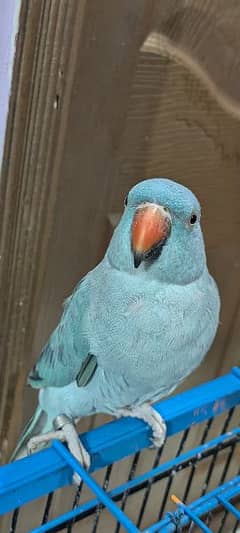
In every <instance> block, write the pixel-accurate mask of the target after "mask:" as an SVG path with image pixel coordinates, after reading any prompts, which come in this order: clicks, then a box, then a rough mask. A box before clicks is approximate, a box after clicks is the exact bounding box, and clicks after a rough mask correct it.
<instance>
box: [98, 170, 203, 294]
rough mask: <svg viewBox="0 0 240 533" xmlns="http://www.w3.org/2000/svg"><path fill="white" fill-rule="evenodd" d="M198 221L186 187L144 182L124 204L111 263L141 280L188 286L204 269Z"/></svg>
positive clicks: (158, 180)
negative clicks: (150, 278)
mask: <svg viewBox="0 0 240 533" xmlns="http://www.w3.org/2000/svg"><path fill="white" fill-rule="evenodd" d="M200 216H201V210H200V205H199V202H198V200H197V198H196V197H195V196H194V194H193V193H192V192H191V191H190V190H189V189H187V188H186V187H184V186H183V185H180V184H179V183H176V182H174V181H171V180H169V179H165V178H153V179H148V180H145V181H142V182H140V183H138V184H137V185H135V186H134V187H133V188H132V189H131V190H130V192H129V194H128V196H127V198H126V199H125V210H124V213H123V215H122V218H121V220H120V222H119V225H118V227H117V228H116V230H115V232H114V234H113V237H112V240H111V242H110V245H109V248H108V250H107V257H108V259H109V261H110V263H111V264H112V266H114V267H115V268H117V269H119V270H125V271H128V272H131V273H133V274H135V275H138V276H139V275H140V276H148V277H153V278H158V279H160V280H161V281H164V282H173V283H179V284H185V283H190V282H191V281H193V280H194V279H197V278H198V277H200V276H201V274H202V272H203V270H204V269H205V266H206V256H205V248H204V242H203V237H202V231H201V226H200Z"/></svg>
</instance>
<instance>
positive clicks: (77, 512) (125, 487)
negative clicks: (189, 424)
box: [34, 428, 240, 533]
mask: <svg viewBox="0 0 240 533" xmlns="http://www.w3.org/2000/svg"><path fill="white" fill-rule="evenodd" d="M234 435H239V436H240V428H239V429H235V430H233V431H232V432H231V433H230V432H229V433H227V434H225V435H220V436H219V437H216V438H215V439H213V440H211V441H209V442H208V443H207V444H202V445H200V446H198V447H197V448H194V449H192V450H189V451H187V452H186V453H184V454H182V455H180V456H178V457H174V459H172V460H171V461H168V462H167V463H164V464H162V465H160V466H158V467H156V468H154V469H152V470H149V471H148V472H146V473H145V474H142V475H140V476H137V477H136V478H134V479H133V480H131V481H127V482H126V483H123V484H122V485H119V486H118V487H116V488H115V489H113V490H111V491H110V492H108V496H109V498H116V497H117V496H120V495H121V494H124V492H125V491H129V490H131V489H134V488H137V487H138V486H140V485H141V484H142V483H144V482H145V481H147V480H148V479H151V478H153V477H155V476H156V475H159V474H164V473H165V472H167V471H168V470H174V469H176V468H177V466H178V465H180V464H182V463H183V462H184V461H186V460H189V461H190V460H191V459H193V458H194V457H196V456H197V455H198V456H199V455H201V453H204V452H205V453H206V452H207V451H208V450H210V449H211V448H214V447H216V446H217V445H218V444H220V443H223V442H225V441H226V439H229V438H230V437H231V436H234ZM239 481H240V478H239ZM228 486H229V484H227V487H228ZM223 488H226V487H225V485H224V486H223ZM221 490H223V489H221ZM238 490H239V492H240V488H239V485H238ZM205 498H206V497H205ZM98 503H99V502H98V500H97V499H95V498H94V499H92V500H90V501H88V502H86V503H84V504H82V505H80V506H78V507H77V508H76V509H72V510H71V511H68V512H67V513H64V514H62V515H60V516H59V517H58V519H57V520H58V523H59V524H63V523H64V522H67V521H68V520H71V519H73V518H76V517H80V516H81V515H84V514H85V513H87V512H89V511H91V510H92V509H94V507H96V506H97V505H98ZM215 506H216V501H215ZM47 526H48V529H39V530H36V531H35V530H34V533H37V532H38V533H40V532H43V531H44V532H45V531H48V530H51V527H53V526H55V521H51V522H49V523H48V524H47ZM45 527H46V526H45ZM149 531H158V530H157V529H154V526H153V530H152V529H151V528H150V529H149Z"/></svg>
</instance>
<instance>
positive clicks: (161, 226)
mask: <svg viewBox="0 0 240 533" xmlns="http://www.w3.org/2000/svg"><path fill="white" fill-rule="evenodd" d="M200 216H201V212H200V205H199V202H198V200H197V199H196V197H195V196H194V194H193V193H192V192H191V191H190V190H189V189H187V188H186V187H184V186H183V185H180V184H178V183H176V182H174V181H171V180H169V179H165V178H153V179H148V180H145V181H142V182H140V183H138V184H137V185H135V186H134V187H133V188H132V189H131V190H130V192H129V194H128V196H127V198H126V200H125V208H124V212H123V215H122V218H121V220H120V223H119V225H118V227H117V228H116V230H115V231H114V234H113V236H112V239H111V241H110V244H109V246H108V249H107V251H106V254H105V256H104V258H103V260H102V261H101V262H100V263H99V264H98V265H97V266H96V268H94V269H93V270H92V271H91V272H89V273H88V274H87V275H86V276H85V277H84V278H83V279H82V280H81V281H80V282H79V283H78V285H77V286H76V288H75V290H74V291H73V293H72V295H71V296H70V297H69V298H68V299H67V300H66V302H65V304H64V310H63V314H62V317H61V320H60V322H59V324H58V326H57V327H56V329H55V331H54V332H53V333H52V335H51V336H50V339H49V341H48V343H47V344H46V346H45V347H44V348H43V350H42V353H41V354H40V358H39V359H38V361H37V363H36V364H35V366H34V368H33V369H32V371H31V372H30V374H29V378H28V383H30V385H31V386H32V387H34V388H37V389H39V404H38V407H37V410H36V412H35V414H34V416H33V417H32V419H31V420H30V422H29V423H28V424H27V426H26V428H25V430H24V431H23V434H22V436H21V437H20V440H19V444H18V445H17V448H16V451H15V453H14V455H13V459H16V458H20V457H23V456H24V455H26V454H27V453H30V452H32V451H34V450H36V449H39V448H41V446H43V445H46V444H47V443H48V442H49V441H50V440H51V439H52V438H57V439H60V440H62V441H66V442H67V444H68V446H69V449H70V450H71V452H72V453H73V454H74V455H75V456H76V458H77V459H78V460H79V461H81V462H82V463H83V464H84V465H85V466H86V467H88V466H89V461H90V459H89V456H88V453H87V451H86V450H85V449H84V448H83V446H82V444H81V442H80V440H79V439H78V435H77V431H76V428H75V423H76V421H77V420H79V418H81V417H83V416H86V415H91V414H93V413H110V414H111V415H113V416H116V417H119V416H132V417H138V418H141V419H143V420H144V421H145V422H147V423H148V424H149V425H150V427H151V428H152V440H153V444H154V445H155V446H158V447H159V446H161V445H162V444H163V441H164V439H165V435H166V426H165V422H164V420H163V419H162V417H161V416H160V415H159V414H158V413H157V412H156V410H154V408H153V407H152V405H151V404H152V403H153V402H155V401H157V400H159V399H160V398H162V397H164V396H167V395H168V394H170V393H171V392H172V391H173V390H174V389H175V387H177V386H178V385H179V384H180V383H181V381H182V380H183V379H184V378H186V377H187V376H188V375H189V374H190V373H191V372H192V371H193V370H194V369H195V368H196V367H198V365H199V364H200V363H201V361H202V360H203V358H204V356H205V355H206V353H207V351H208V350H209V348H210V346H211V344H212V341H213V339H214V337H215V334H216V330H217V326H218V321H219V310H220V299H219V293H218V289H217V286H216V283H215V281H214V280H213V278H212V277H211V275H210V274H209V272H208V268H207V264H206V255H205V247H204V241H203V236H202V231H201V226H200Z"/></svg>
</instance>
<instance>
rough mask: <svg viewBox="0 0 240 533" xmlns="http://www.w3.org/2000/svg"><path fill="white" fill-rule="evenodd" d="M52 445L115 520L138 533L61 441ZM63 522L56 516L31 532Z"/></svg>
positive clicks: (48, 528)
mask: <svg viewBox="0 0 240 533" xmlns="http://www.w3.org/2000/svg"><path fill="white" fill-rule="evenodd" d="M53 447H54V448H55V450H56V451H57V453H58V454H59V455H60V457H62V458H63V459H64V460H65V462H66V463H67V464H68V465H69V466H70V468H71V469H72V472H73V471H74V472H77V474H79V476H80V477H81V478H82V480H83V481H84V483H86V484H87V485H88V487H89V488H90V489H91V490H92V491H93V493H94V494H95V496H97V498H98V502H99V503H102V504H103V505H104V506H105V507H107V509H108V510H109V511H110V513H112V514H113V516H115V518H116V520H117V521H119V522H120V524H121V525H122V526H123V527H124V528H125V529H126V531H128V532H129V533H138V531H139V530H138V529H137V528H136V526H135V525H134V523H133V522H132V521H131V520H130V519H129V518H128V516H127V515H126V514H125V513H123V511H122V510H121V509H119V508H118V506H117V505H116V504H115V503H114V502H113V501H112V500H111V498H110V497H109V496H108V495H107V493H106V492H105V491H104V490H103V489H102V487H100V485H98V483H96V481H95V480H94V479H93V478H92V477H91V476H90V475H89V474H88V472H86V470H84V468H83V467H82V465H80V463H79V462H78V461H77V460H76V459H75V457H73V455H71V453H69V451H68V450H67V449H66V448H65V447H64V446H63V444H62V443H61V442H58V441H54V442H53ZM62 523H63V521H62V519H61V517H57V518H55V519H54V520H52V521H51V523H48V524H44V525H43V526H40V527H37V528H36V529H33V530H32V532H31V533H45V532H47V531H49V530H50V531H51V530H52V529H53V528H54V527H56V526H58V525H61V524H62Z"/></svg>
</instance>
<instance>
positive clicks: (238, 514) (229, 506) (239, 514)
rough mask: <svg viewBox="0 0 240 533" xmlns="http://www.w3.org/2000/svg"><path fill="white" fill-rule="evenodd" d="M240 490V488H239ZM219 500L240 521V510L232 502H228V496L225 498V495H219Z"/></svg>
mask: <svg viewBox="0 0 240 533" xmlns="http://www.w3.org/2000/svg"><path fill="white" fill-rule="evenodd" d="M239 492H240V490H239ZM217 499H218V501H219V503H221V504H222V505H223V506H224V507H226V509H227V510H228V511H229V512H230V513H232V514H233V516H235V518H237V519H238V520H239V521H240V511H238V510H237V509H236V507H234V506H233V505H232V503H230V502H228V501H227V500H226V498H224V497H223V496H218V498H217Z"/></svg>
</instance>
